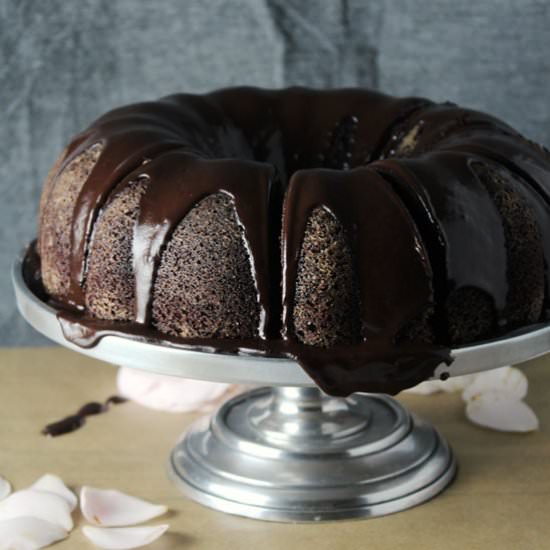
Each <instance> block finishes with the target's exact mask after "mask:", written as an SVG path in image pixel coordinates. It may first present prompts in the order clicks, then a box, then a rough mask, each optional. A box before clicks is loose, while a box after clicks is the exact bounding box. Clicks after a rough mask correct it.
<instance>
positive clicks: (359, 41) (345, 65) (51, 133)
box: [0, 0, 550, 345]
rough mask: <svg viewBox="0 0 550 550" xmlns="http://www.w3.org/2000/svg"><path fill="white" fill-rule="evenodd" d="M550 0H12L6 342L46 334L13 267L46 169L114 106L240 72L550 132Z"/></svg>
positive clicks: (3, 237)
mask: <svg viewBox="0 0 550 550" xmlns="http://www.w3.org/2000/svg"><path fill="white" fill-rule="evenodd" d="M549 29H550V3H549V2H548V0H522V1H517V0H461V1H460V2H458V1H456V0H439V1H432V2H422V3H420V2H412V1H406V0H386V1H383V0H377V1H373V0H369V1H367V0H347V1H346V0H317V1H307V0H271V1H270V0H188V1H184V0H162V1H161V0H159V1H151V0H79V1H74V2H72V1H67V0H34V1H33V0H0V108H1V110H0V116H1V119H0V145H1V147H0V345H18V344H36V343H43V342H44V340H42V339H41V338H40V337H39V336H37V335H36V334H35V333H34V331H33V330H32V329H30V327H27V326H26V325H25V323H24V321H23V320H22V319H21V318H20V316H19V315H18V313H17V312H16V310H15V306H14V301H13V297H12V290H11V287H10V282H9V267H10V264H11V262H12V261H13V259H14V257H15V256H16V255H17V253H18V251H19V250H20V248H21V247H22V246H23V245H24V244H25V243H27V242H28V241H29V240H30V239H31V238H33V236H34V234H35V218H36V208H37V202H38V197H39V192H40V188H41V185H42V180H43V179H44V176H45V175H46V173H47V171H48V168H49V166H50V165H51V164H52V163H53V161H54V159H55V158H56V156H57V154H58V153H59V152H60V151H61V150H62V148H63V146H64V145H65V143H66V142H67V141H68V139H69V138H70V136H71V135H73V134H74V133H76V132H77V131H79V130H80V129H82V128H83V127H84V126H86V125H87V124H88V123H89V122H91V121H92V120H93V119H94V118H95V117H97V116H98V115H100V114H101V113H102V112H103V111H106V110H107V109H111V108H112V107H115V106H117V105H120V104H124V103H127V102H133V101H138V100H143V99H149V98H155V97H158V96H161V95H165V94H168V93H172V92H176V91H206V90H209V89H212V88H216V87H220V86H228V85H236V84H253V85H260V86H267V87H281V86H285V85H290V84H304V85H311V86H341V85H360V86H371V87H376V88H379V89H381V90H384V91H387V92H390V93H395V94H400V95H408V94H417V95H426V96H428V97H431V98H433V99H450V100H453V101H457V102H459V103H463V104H465V105H468V106H472V107H475V108H479V109H484V110H487V111H489V112H491V113H493V114H495V115H497V116H500V117H502V118H503V119H505V120H506V121H508V122H509V123H511V124H512V125H514V126H516V127H517V128H518V129H520V130H521V131H523V132H524V133H525V134H527V135H529V136H530V137H532V138H534V139H536V140H539V141H541V142H543V143H546V144H550V102H549V99H548V90H549V88H550V56H549V55H548V51H547V47H548V45H549V44H550V31H549Z"/></svg>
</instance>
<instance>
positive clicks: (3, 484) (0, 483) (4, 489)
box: [0, 476, 11, 500]
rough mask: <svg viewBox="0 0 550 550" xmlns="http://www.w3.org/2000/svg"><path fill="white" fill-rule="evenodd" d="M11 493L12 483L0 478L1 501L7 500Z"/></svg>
mask: <svg viewBox="0 0 550 550" xmlns="http://www.w3.org/2000/svg"><path fill="white" fill-rule="evenodd" d="M10 493H11V484H10V482H9V481H8V480H7V479H6V478H4V477H2V476H0V500H3V499H5V498H6V497H7V496H8V495H9V494H10Z"/></svg>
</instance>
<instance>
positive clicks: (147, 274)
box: [133, 151, 274, 338]
mask: <svg viewBox="0 0 550 550" xmlns="http://www.w3.org/2000/svg"><path fill="white" fill-rule="evenodd" d="M145 168H146V169H145V170H144V171H143V175H144V176H146V177H148V178H149V179H150V180H151V183H150V184H149V185H148V186H147V190H146V192H145V194H144V195H143V197H142V199H141V203H140V214H139V219H138V223H137V226H136V228H135V232H134V241H133V257H134V271H135V278H136V322H138V323H142V324H149V322H150V308H151V300H152V292H153V285H154V274H155V269H156V267H157V265H158V261H159V259H160V255H161V252H162V250H163V247H164V244H165V242H166V240H167V238H168V237H169V236H170V234H171V232H172V231H173V230H174V228H175V227H176V225H177V224H178V223H179V222H180V221H181V220H182V219H183V218H184V217H185V215H186V214H187V213H188V212H189V211H190V210H191V208H192V207H193V206H194V205H195V204H197V203H198V202H199V201H200V200H201V199H202V198H204V197H206V196H208V195H211V194H214V193H217V192H220V191H222V192H225V193H228V194H229V195H230V196H231V197H232V198H233V199H234V201H235V207H236V210H237V215H238V218H239V220H240V222H241V223H242V225H243V227H244V230H245V239H246V241H247V244H248V246H249V248H250V259H251V262H252V266H253V271H254V275H255V282H256V286H257V289H258V301H259V304H260V307H261V309H262V315H261V320H260V327H258V333H259V335H260V337H262V338H265V337H266V334H269V333H270V327H269V326H268V323H269V321H270V320H271V318H272V316H271V313H270V312H271V296H272V292H271V284H270V281H269V278H268V277H267V274H268V273H269V272H270V268H271V263H272V262H271V259H270V251H271V246H270V244H271V243H270V241H271V239H270V233H269V231H270V227H269V203H270V190H271V184H272V180H273V177H274V172H273V169H272V168H271V167H270V166H269V165H265V164H260V163H255V162H252V161H242V160H206V159H201V158H199V157H197V156H194V155H190V154H189V153H186V152H184V151H173V152H171V153H169V154H166V155H164V156H163V157H162V162H159V163H155V162H152V163H151V164H149V165H147V166H146V167H145Z"/></svg>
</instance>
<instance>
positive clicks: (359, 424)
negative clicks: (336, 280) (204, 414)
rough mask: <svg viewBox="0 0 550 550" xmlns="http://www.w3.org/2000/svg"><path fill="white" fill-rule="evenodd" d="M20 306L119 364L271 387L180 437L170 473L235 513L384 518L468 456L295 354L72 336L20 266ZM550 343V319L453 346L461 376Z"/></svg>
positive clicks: (36, 320)
mask: <svg viewBox="0 0 550 550" xmlns="http://www.w3.org/2000/svg"><path fill="white" fill-rule="evenodd" d="M12 280H13V286H14V290H15V295H16V299H17V305H18V307H19V311H20V312H21V314H22V315H23V317H24V318H25V319H26V320H27V321H28V322H29V323H30V324H31V325H32V326H33V327H34V328H35V329H36V330H37V331H39V332H41V333H42V334H44V335H45V336H47V337H48V338H50V339H51V340H53V341H55V342H57V343H59V344H61V345H63V346H65V347H67V348H70V349H73V350H75V351H78V352H79V353H83V354H85V355H89V356H92V357H95V358H97V359H101V360H103V361H107V362H110V363H114V364H117V365H123V366H126V367H133V368H137V369H142V370H147V371H150V372H154V373H160V374H168V375H173V376H181V377H185V378H195V379H200V380H211V381H217V382H236V383H246V384H254V385H264V386H269V387H262V388H259V389H255V390H252V391H249V392H246V393H244V394H242V395H239V396H237V397H234V398H233V399H230V400H229V401H227V402H226V403H225V404H223V405H222V406H221V408H220V409H219V410H218V411H217V412H216V413H215V414H214V415H213V416H212V417H211V418H203V419H200V420H199V421H198V422H196V423H195V424H194V425H193V426H192V427H191V429H190V430H189V431H188V432H187V433H186V434H185V435H184V437H183V438H182V439H181V440H180V441H179V442H178V443H177V444H176V446H175V448H174V449H173V451H172V453H171V456H170V460H169V472H170V475H171V477H172V479H173V480H174V482H175V483H176V484H177V486H178V487H180V489H181V490H182V491H183V492H184V493H185V494H186V495H188V496H189V497H191V498H192V499H194V500H196V501H198V502H200V503H202V504H204V505H206V506H209V507H211V508H215V509H218V510H222V511H224V512H227V513H231V514H237V515H241V516H247V517H251V518H256V519H264V520H272V521H295V522H296V521H303V522H309V521H325V520H334V519H349V518H360V517H372V516H380V515H385V514H389V513H393V512H398V511H401V510H404V509H406V508H410V507H411V506H415V505H417V504H420V503H422V502H424V501H426V500H428V499H430V498H432V497H433V496H435V495H436V494H437V493H439V492H440V491H442V490H443V489H444V488H445V487H446V486H447V485H449V483H450V482H451V481H452V479H453V478H454V476H455V473H456V461H455V459H454V456H453V454H452V452H451V449H450V448H449V446H448V444H447V443H446V441H445V440H444V439H443V438H442V437H441V435H440V434H439V433H438V431H437V430H436V429H435V428H434V427H433V426H431V425H430V424H428V423H426V422H424V421H423V420H421V419H419V418H417V417H416V416H415V415H413V414H411V413H409V412H408V411H407V410H406V409H405V408H404V407H403V406H402V405H401V404H399V403H398V402H397V401H396V400H395V399H393V398H391V397H389V396H386V395H375V394H354V395H352V396H350V397H348V398H336V397H330V396H327V395H325V394H323V393H322V392H321V391H320V390H319V389H318V388H317V387H316V386H315V384H314V383H313V381H312V380H311V378H310V377H309V376H308V375H307V374H306V373H305V372H304V371H303V370H302V369H301V367H300V366H299V365H298V364H297V363H296V362H294V361H291V360H288V359H276V358H265V357H252V356H236V355H223V354H215V353H205V352H198V351H191V350H185V349H181V348H177V347H174V346H169V345H166V344H163V343H161V342H154V341H138V340H135V339H131V338H127V337H124V336H114V335H109V336H105V337H103V338H102V339H101V340H100V341H99V342H98V343H97V344H96V345H95V346H93V347H91V348H81V347H79V346H76V345H74V344H72V343H71V342H69V341H68V340H66V339H65V337H64V335H63V332H62V331H61V327H60V325H59V322H58V320H57V318H56V315H57V311H56V310H55V309H54V308H53V307H51V306H50V305H48V304H46V303H44V302H43V301H41V300H40V299H39V298H38V297H37V296H36V295H35V294H34V293H33V292H32V291H31V289H30V288H29V287H28V285H27V284H26V282H25V280H24V278H23V274H22V259H19V260H17V261H16V262H15V263H14V266H13V270H12ZM549 350H550V325H548V324H546V325H539V326H537V327H531V329H530V330H528V331H524V332H522V333H517V334H515V335H513V336H511V337H508V338H506V339H499V340H492V341H487V342H484V343H481V344H477V345H475V346H468V347H462V348H458V349H455V350H453V351H452V355H453V357H454V359H455V360H454V363H453V364H452V365H451V367H450V368H449V367H445V369H443V368H442V369H441V371H440V370H439V368H438V370H436V373H435V375H436V376H437V375H438V374H439V373H440V372H442V371H443V370H445V371H448V372H450V374H451V375H452V376H457V375H463V374H468V373H473V372H478V371H482V370H488V369H492V368H496V367H500V366H504V365H513V364H518V363H521V362H523V361H526V360H528V359H532V358H534V357H537V356H540V355H543V354H545V353H547V352H548V351H549Z"/></svg>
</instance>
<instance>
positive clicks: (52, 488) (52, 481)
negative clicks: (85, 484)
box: [30, 474, 78, 512]
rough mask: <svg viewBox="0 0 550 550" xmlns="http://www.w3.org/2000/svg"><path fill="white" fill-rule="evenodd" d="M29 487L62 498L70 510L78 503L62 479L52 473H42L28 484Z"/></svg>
mask: <svg viewBox="0 0 550 550" xmlns="http://www.w3.org/2000/svg"><path fill="white" fill-rule="evenodd" d="M30 489H35V490H37V491H45V492H47V493H53V494H55V495H58V496H60V497H61V498H64V499H65V500H66V501H67V503H68V504H69V506H70V507H71V512H72V511H73V510H74V509H75V508H76V505H77V504H78V499H77V498H76V495H75V494H74V493H73V492H72V491H71V490H70V489H69V488H68V487H67V486H66V485H65V483H63V480H62V479H61V478H60V477H59V476H56V475H53V474H45V475H43V476H42V477H41V478H39V479H37V480H36V481H35V482H34V483H33V484H32V485H31V486H30Z"/></svg>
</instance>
